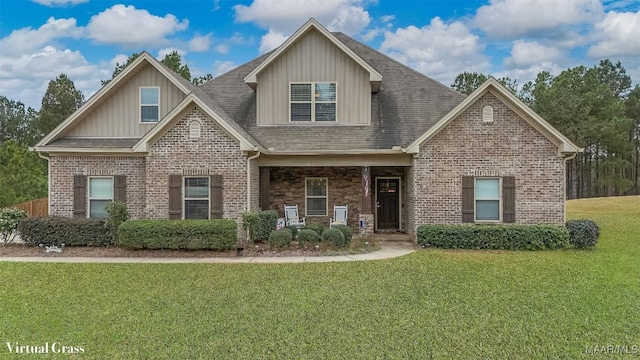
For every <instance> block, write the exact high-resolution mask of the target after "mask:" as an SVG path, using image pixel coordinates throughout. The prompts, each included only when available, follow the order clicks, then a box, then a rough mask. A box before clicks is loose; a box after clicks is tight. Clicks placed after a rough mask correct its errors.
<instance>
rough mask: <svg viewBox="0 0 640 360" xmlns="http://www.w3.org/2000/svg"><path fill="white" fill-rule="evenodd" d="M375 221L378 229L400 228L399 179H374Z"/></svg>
mask: <svg viewBox="0 0 640 360" xmlns="http://www.w3.org/2000/svg"><path fill="white" fill-rule="evenodd" d="M376 202H377V203H376V215H377V216H376V221H377V224H378V227H377V229H379V230H394V229H395V230H399V229H400V179H397V178H396V179H384V178H382V179H376Z"/></svg>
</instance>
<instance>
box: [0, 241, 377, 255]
mask: <svg viewBox="0 0 640 360" xmlns="http://www.w3.org/2000/svg"><path fill="white" fill-rule="evenodd" d="M379 248H380V247H379V246H371V247H369V248H368V249H364V248H363V249H358V250H357V251H354V250H349V249H345V250H340V251H337V250H331V249H323V248H321V249H319V250H315V249H298V248H297V247H295V246H292V247H291V248H289V249H278V250H272V249H270V248H269V245H265V244H260V245H258V247H257V248H256V247H255V246H254V245H250V246H248V247H246V248H245V249H244V250H242V252H241V253H238V251H237V250H235V249H233V250H227V251H214V250H130V249H123V248H118V247H76V246H69V247H65V248H63V250H62V252H61V253H54V252H50V253H47V252H45V249H44V248H41V247H38V246H26V245H23V244H9V245H5V246H2V245H0V257H32V256H41V257H125V258H132V257H133V258H135V257H155V258H171V257H175V258H178V257H183V258H206V257H237V256H243V257H256V256H272V257H273V256H327V255H347V254H354V253H367V252H371V251H375V250H378V249H379Z"/></svg>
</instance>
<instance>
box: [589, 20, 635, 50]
mask: <svg viewBox="0 0 640 360" xmlns="http://www.w3.org/2000/svg"><path fill="white" fill-rule="evenodd" d="M595 36H596V38H597V39H598V42H597V44H595V45H594V46H592V47H591V48H590V49H589V51H588V55H589V56H591V57H594V58H604V57H609V56H640V11H638V12H636V13H632V12H616V11H610V12H608V13H607V15H606V16H605V17H604V18H603V19H602V20H601V21H599V22H598V23H597V24H596V25H595Z"/></svg>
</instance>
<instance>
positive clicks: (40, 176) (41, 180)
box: [0, 140, 47, 208]
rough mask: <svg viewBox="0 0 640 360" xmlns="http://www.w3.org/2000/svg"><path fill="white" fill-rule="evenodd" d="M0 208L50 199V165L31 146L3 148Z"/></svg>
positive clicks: (7, 145)
mask: <svg viewBox="0 0 640 360" xmlns="http://www.w3.org/2000/svg"><path fill="white" fill-rule="evenodd" d="M0 189H2V191H0V208H2V207H5V206H9V205H13V204H17V203H20V202H23V201H28V200H32V199H38V198H42V197H45V196H47V165H46V163H45V161H44V160H43V159H40V158H39V157H38V154H36V153H34V152H32V151H29V149H28V148H27V146H25V145H21V144H18V143H17V142H15V141H14V140H8V141H5V142H3V143H2V145H0Z"/></svg>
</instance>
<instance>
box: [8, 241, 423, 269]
mask: <svg viewBox="0 0 640 360" xmlns="http://www.w3.org/2000/svg"><path fill="white" fill-rule="evenodd" d="M414 251H415V249H414V244H412V243H408V242H380V250H377V251H374V252H370V253H367V254H355V255H340V256H273V257H268V256H254V257H248V256H246V257H245V256H238V257H210V258H154V257H71V256H70V257H53V256H52V257H40V256H32V257H26V256H25V257H0V261H13V262H52V263H54V262H55V263H144V264H236V263H237V264H248V263H252V264H253V263H256V264H257V263H260V264H264V263H273V264H275V263H312V262H315V263H317V262H338V261H364V260H382V259H390V258H394V257H398V256H403V255H407V254H410V253H412V252H414Z"/></svg>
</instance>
